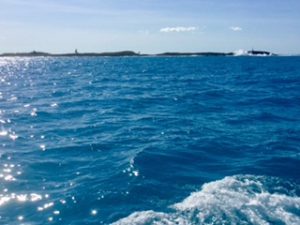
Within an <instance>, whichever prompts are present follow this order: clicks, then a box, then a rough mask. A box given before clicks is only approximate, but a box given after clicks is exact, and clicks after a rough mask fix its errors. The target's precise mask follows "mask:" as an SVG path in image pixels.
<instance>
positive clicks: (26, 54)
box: [0, 50, 276, 57]
mask: <svg viewBox="0 0 300 225" xmlns="http://www.w3.org/2000/svg"><path fill="white" fill-rule="evenodd" d="M235 55H236V54H235V53H234V52H228V53H224V52H164V53H159V54H141V53H136V52H134V51H119V52H102V53H94V52H90V53H79V52H78V51H77V50H75V52H74V53H62V54H52V53H47V52H39V51H32V52H21V53H3V54H0V57H82V56H85V57H86V56H110V57H116V56H118V57H120V56H175V57H176V56H235ZM243 55H244V56H276V54H274V53H271V52H267V51H256V50H251V51H247V52H245V54H243ZM243 55H241V56H243Z"/></svg>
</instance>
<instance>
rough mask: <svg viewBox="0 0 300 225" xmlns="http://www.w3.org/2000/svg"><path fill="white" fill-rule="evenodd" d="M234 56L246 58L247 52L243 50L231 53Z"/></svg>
mask: <svg viewBox="0 0 300 225" xmlns="http://www.w3.org/2000/svg"><path fill="white" fill-rule="evenodd" d="M233 54H234V56H247V55H249V54H248V51H246V50H244V49H239V50H236V51H234V52H233Z"/></svg>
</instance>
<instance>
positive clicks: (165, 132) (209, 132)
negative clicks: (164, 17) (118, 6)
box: [0, 57, 300, 225]
mask: <svg viewBox="0 0 300 225" xmlns="http://www.w3.org/2000/svg"><path fill="white" fill-rule="evenodd" d="M0 169H1V170H0V224H34V225H35V224H66V225H82V224H110V223H114V224H115V225H121V224H180V225H183V224H295V225H296V224H300V186H299V185H300V57H174V58H172V57H123V58H118V57H116V58H109V57H108V58H106V57H94V58H93V57H86V58H84V57H80V58H76V57H73V58H1V59H0Z"/></svg>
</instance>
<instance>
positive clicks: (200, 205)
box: [113, 176, 300, 225]
mask: <svg viewBox="0 0 300 225" xmlns="http://www.w3.org/2000/svg"><path fill="white" fill-rule="evenodd" d="M280 183H281V182H280V180H279V179H275V178H267V177H259V176H231V177H225V178H224V179H222V180H218V181H215V182H210V183H207V184H204V185H203V186H202V188H201V190H200V191H198V192H195V193H192V194H191V195H190V196H189V197H187V198H186V199H184V200H183V201H182V202H180V203H177V204H174V205H172V206H170V207H169V209H168V210H166V211H168V213H166V212H155V211H151V210H149V211H142V212H135V213H133V214H131V215H129V216H128V217H126V218H123V219H121V220H119V221H117V222H115V223H113V224H114V225H126V224H128V225H129V224H131V225H142V224H156V225H172V224H179V225H188V224H289V225H297V224H300V216H299V213H300V197H298V196H295V195H294V194H293V192H295V191H296V190H295V189H296V187H294V190H287V189H285V185H283V184H280ZM289 186H290V185H289ZM287 193H289V194H287Z"/></svg>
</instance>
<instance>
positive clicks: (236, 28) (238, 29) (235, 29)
mask: <svg viewBox="0 0 300 225" xmlns="http://www.w3.org/2000/svg"><path fill="white" fill-rule="evenodd" d="M229 28H230V30H232V31H242V30H243V29H242V28H241V27H229Z"/></svg>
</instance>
